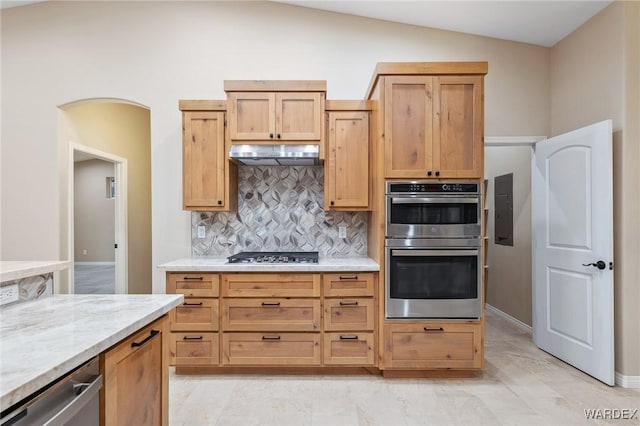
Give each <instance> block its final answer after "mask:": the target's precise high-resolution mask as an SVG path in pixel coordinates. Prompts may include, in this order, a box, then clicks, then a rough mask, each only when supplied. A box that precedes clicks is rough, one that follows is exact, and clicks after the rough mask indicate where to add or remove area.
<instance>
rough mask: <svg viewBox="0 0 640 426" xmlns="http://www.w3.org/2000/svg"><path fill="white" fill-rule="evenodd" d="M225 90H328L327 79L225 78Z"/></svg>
mask: <svg viewBox="0 0 640 426" xmlns="http://www.w3.org/2000/svg"><path fill="white" fill-rule="evenodd" d="M224 91H225V92H326V91H327V81H326V80H225V81H224Z"/></svg>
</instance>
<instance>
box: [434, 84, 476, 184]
mask: <svg viewBox="0 0 640 426" xmlns="http://www.w3.org/2000/svg"><path fill="white" fill-rule="evenodd" d="M434 86H435V87H434V121H433V126H434V127H433V170H434V171H436V173H437V174H438V175H439V177H440V178H476V179H482V178H483V176H482V166H483V164H482V163H483V161H484V157H483V149H482V146H483V137H484V135H483V132H484V130H483V120H484V118H483V105H482V104H483V100H482V98H483V78H482V76H441V77H435V78H434Z"/></svg>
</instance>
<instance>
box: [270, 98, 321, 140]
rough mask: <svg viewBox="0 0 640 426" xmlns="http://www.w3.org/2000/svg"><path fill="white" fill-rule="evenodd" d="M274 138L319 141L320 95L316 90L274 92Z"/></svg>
mask: <svg viewBox="0 0 640 426" xmlns="http://www.w3.org/2000/svg"><path fill="white" fill-rule="evenodd" d="M275 119H276V140H283V141H319V140H320V138H321V136H322V124H323V121H322V95H321V94H320V93H316V92H282V93H276V94H275Z"/></svg>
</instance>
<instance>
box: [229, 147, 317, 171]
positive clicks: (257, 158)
mask: <svg viewBox="0 0 640 426" xmlns="http://www.w3.org/2000/svg"><path fill="white" fill-rule="evenodd" d="M319 153H320V147H319V145H312V144H309V145H259V144H254V145H236V144H234V145H231V150H230V151H229V159H231V160H233V161H235V162H236V163H239V164H246V165H248V166H315V165H318V164H320V161H319V158H318V157H319Z"/></svg>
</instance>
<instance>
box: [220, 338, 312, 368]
mask: <svg viewBox="0 0 640 426" xmlns="http://www.w3.org/2000/svg"><path fill="white" fill-rule="evenodd" d="M320 355H321V352H320V333H224V334H223V335H222V364H223V365H320V359H321V356H320Z"/></svg>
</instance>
